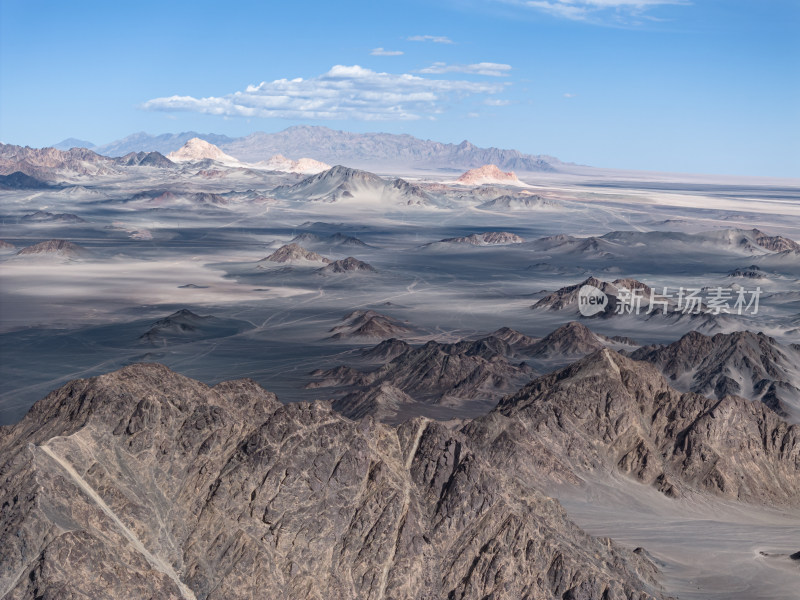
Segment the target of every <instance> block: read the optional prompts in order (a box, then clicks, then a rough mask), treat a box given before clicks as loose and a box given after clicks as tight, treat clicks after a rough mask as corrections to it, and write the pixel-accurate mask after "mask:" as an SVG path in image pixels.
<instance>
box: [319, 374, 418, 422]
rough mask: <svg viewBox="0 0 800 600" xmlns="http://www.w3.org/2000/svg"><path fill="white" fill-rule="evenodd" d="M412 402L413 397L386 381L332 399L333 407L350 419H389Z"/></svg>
mask: <svg viewBox="0 0 800 600" xmlns="http://www.w3.org/2000/svg"><path fill="white" fill-rule="evenodd" d="M412 404H414V399H413V398H412V397H411V396H409V395H408V394H406V393H405V392H403V390H401V389H398V388H396V387H394V386H393V385H391V384H388V383H382V384H378V385H375V386H373V387H370V388H368V389H367V390H366V391H355V392H351V393H349V394H347V395H346V396H343V397H342V398H339V399H337V400H334V401H333V405H332V406H333V409H334V410H335V411H337V412H339V413H341V414H343V415H346V416H347V417H349V418H351V419H363V418H364V417H374V418H375V419H377V420H379V421H391V420H392V419H394V418H395V417H396V416H397V413H398V411H399V410H400V408H401V407H402V406H404V405H405V406H409V405H412Z"/></svg>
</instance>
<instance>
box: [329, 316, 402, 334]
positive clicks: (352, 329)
mask: <svg viewBox="0 0 800 600" xmlns="http://www.w3.org/2000/svg"><path fill="white" fill-rule="evenodd" d="M412 331H413V330H412V329H411V327H410V326H409V325H408V324H407V323H404V322H403V321H400V320H399V319H396V318H394V317H391V316H389V315H385V314H382V313H379V312H377V311H374V310H361V309H359V310H354V311H353V312H351V313H349V314H348V315H346V316H345V317H344V318H343V319H342V321H341V323H340V324H339V325H336V326H335V327H333V328H332V329H331V330H330V332H331V333H332V334H333V335H332V336H331V339H334V340H339V339H343V338H353V337H355V338H359V337H364V338H394V337H398V336H400V337H402V336H405V335H408V334H410V333H412Z"/></svg>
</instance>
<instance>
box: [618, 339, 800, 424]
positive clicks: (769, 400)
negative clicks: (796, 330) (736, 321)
mask: <svg viewBox="0 0 800 600" xmlns="http://www.w3.org/2000/svg"><path fill="white" fill-rule="evenodd" d="M631 357H632V358H634V359H636V360H644V361H647V362H650V363H652V364H654V365H655V366H656V367H657V368H658V369H659V370H660V371H661V372H662V373H663V374H664V375H665V376H666V377H668V378H669V380H670V381H671V384H672V385H673V386H674V387H676V388H677V389H680V390H684V391H688V390H691V391H693V392H697V393H698V394H704V395H706V396H710V397H712V398H718V399H721V398H723V397H724V396H726V395H728V394H733V395H737V396H743V397H745V398H748V399H750V400H760V401H761V402H763V403H764V404H766V405H767V406H768V407H770V408H771V409H772V410H774V411H776V412H777V413H779V414H781V415H786V414H788V413H790V412H791V413H795V414H796V415H799V416H800V353H798V352H797V351H796V350H795V349H793V348H791V347H789V346H783V345H782V344H780V343H779V342H778V341H776V340H775V339H774V338H771V337H769V336H767V335H764V334H763V333H753V332H750V331H737V332H734V333H718V334H716V335H714V336H707V335H703V334H702V333H698V332H697V331H690V332H689V333H687V334H686V335H684V336H683V337H682V338H681V339H679V340H678V341H676V342H673V343H672V344H669V345H655V346H646V347H643V348H640V349H639V350H637V351H635V352H633V353H632V354H631Z"/></svg>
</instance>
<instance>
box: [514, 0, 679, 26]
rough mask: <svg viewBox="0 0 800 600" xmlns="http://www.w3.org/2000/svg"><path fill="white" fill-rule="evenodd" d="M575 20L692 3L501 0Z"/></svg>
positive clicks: (676, 0)
mask: <svg viewBox="0 0 800 600" xmlns="http://www.w3.org/2000/svg"><path fill="white" fill-rule="evenodd" d="M501 1H504V2H505V3H507V4H517V5H520V6H525V7H528V8H532V9H535V10H539V11H541V12H545V13H549V14H552V15H555V16H558V17H562V18H565V19H572V20H575V21H584V20H589V19H590V18H592V17H598V16H603V15H605V14H609V13H611V14H613V15H614V16H615V18H617V19H624V18H626V17H629V16H641V15H642V14H643V13H644V12H645V11H647V10H648V9H652V8H654V7H658V6H664V5H669V4H673V5H675V4H682V5H686V4H690V2H689V0H501Z"/></svg>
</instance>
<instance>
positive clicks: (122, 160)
mask: <svg viewBox="0 0 800 600" xmlns="http://www.w3.org/2000/svg"><path fill="white" fill-rule="evenodd" d="M114 163H115V164H117V165H120V166H123V167H157V168H160V169H169V168H171V167H174V166H175V163H174V162H172V161H171V160H170V159H168V158H167V157H166V156H164V155H163V154H161V153H160V152H130V153H128V154H126V155H125V156H120V157H119V158H115V159H114Z"/></svg>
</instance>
